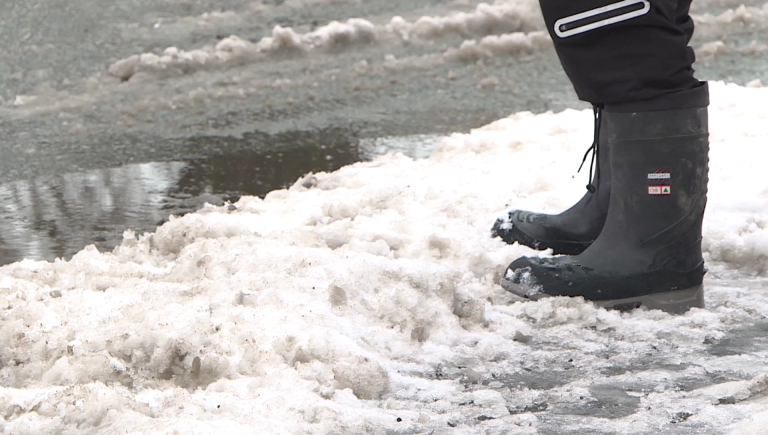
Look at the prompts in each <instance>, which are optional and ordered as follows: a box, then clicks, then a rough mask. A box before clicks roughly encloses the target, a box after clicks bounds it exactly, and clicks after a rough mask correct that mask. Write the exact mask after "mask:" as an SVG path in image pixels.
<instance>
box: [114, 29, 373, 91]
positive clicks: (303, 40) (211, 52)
mask: <svg viewBox="0 0 768 435" xmlns="http://www.w3.org/2000/svg"><path fill="white" fill-rule="evenodd" d="M376 37H377V36H376V29H375V27H374V26H373V24H371V23H370V22H369V21H366V20H363V19H360V18H351V19H349V20H347V21H346V22H345V23H341V22H338V21H333V22H331V23H330V24H328V25H326V26H323V27H320V28H318V29H317V30H315V31H313V32H309V33H306V34H297V33H296V32H294V30H293V29H291V28H290V27H288V28H284V27H281V26H275V27H274V29H273V30H272V36H268V37H265V38H263V39H262V40H261V41H259V42H258V43H253V42H250V41H246V40H244V39H242V38H239V37H237V36H235V35H232V36H229V37H227V38H224V39H222V40H221V41H219V43H217V44H216V45H215V46H213V47H210V46H206V47H204V48H200V49H196V50H190V51H184V50H180V49H178V48H176V47H169V48H166V49H165V51H164V52H163V54H162V55H156V54H154V53H144V54H140V55H133V56H130V57H128V58H125V59H121V60H119V61H117V62H115V63H113V64H112V65H111V66H110V67H109V73H110V74H111V75H113V76H115V77H118V78H119V79H121V80H123V81H127V80H130V79H131V78H132V77H133V76H134V75H135V74H137V73H139V72H145V73H150V74H151V73H155V74H157V73H175V74H185V73H188V72H193V71H197V70H200V69H204V68H209V67H221V66H233V65H238V64H241V63H244V62H250V61H254V60H256V59H260V58H262V57H264V56H267V55H276V54H290V53H294V52H305V51H309V50H314V49H328V50H337V49H339V48H343V47H346V46H348V45H353V44H357V43H370V42H373V41H375V40H376Z"/></svg>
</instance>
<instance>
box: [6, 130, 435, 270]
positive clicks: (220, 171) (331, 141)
mask: <svg viewBox="0 0 768 435" xmlns="http://www.w3.org/2000/svg"><path fill="white" fill-rule="evenodd" d="M437 138H438V137H437V136H414V137H405V138H403V139H402V140H398V138H384V139H376V140H362V141H361V140H359V139H358V138H357V137H355V136H354V135H353V134H352V133H350V132H349V131H347V130H342V129H326V130H318V131H313V132H291V133H285V134H281V135H276V136H270V137H269V138H268V139H265V138H260V139H259V140H258V141H257V142H258V147H259V149H248V146H253V143H252V142H254V139H253V138H248V137H246V138H211V140H210V141H211V142H213V143H215V145H216V147H219V149H221V150H223V151H224V152H226V153H225V154H219V155H210V156H207V157H201V158H198V159H192V160H187V161H170V162H152V163H144V164H132V165H125V166H121V167H118V168H110V169H98V170H89V171H83V172H74V173H66V174H61V175H52V176H46V177H36V178H33V179H30V180H21V181H15V182H11V183H5V184H0V264H8V263H12V262H16V261H19V260H22V259H24V258H29V259H34V260H47V261H51V260H54V259H56V258H65V259H68V258H70V257H71V256H72V255H74V254H75V253H77V252H79V251H80V250H82V249H83V248H84V247H85V246H87V245H91V244H93V245H95V246H96V247H97V248H98V249H99V250H101V251H109V250H112V249H113V248H114V247H115V246H117V245H118V244H119V243H120V242H121V240H122V234H123V232H124V231H125V230H127V229H132V230H134V231H136V232H137V233H143V232H149V231H154V230H155V229H156V227H157V226H158V225H160V224H162V223H163V222H165V221H166V220H167V219H168V217H169V216H170V215H177V216H178V215H183V214H185V213H189V212H193V211H195V210H197V209H199V208H200V207H202V206H203V205H204V204H205V203H206V202H207V203H211V204H217V205H220V204H224V203H225V202H227V201H230V202H235V201H237V200H238V199H239V198H240V197H241V196H243V195H254V196H261V197H263V196H264V195H266V194H267V193H268V192H270V191H272V190H275V189H280V188H285V187H288V186H291V185H292V184H293V183H294V182H295V181H296V180H297V179H298V178H300V177H301V176H303V175H304V174H306V173H308V172H320V171H334V170H336V169H338V168H340V167H342V166H345V165H348V164H351V163H355V162H358V161H361V160H369V159H372V158H374V157H375V156H376V155H377V154H384V153H387V152H402V153H404V154H406V155H410V156H413V157H426V156H428V155H429V153H430V152H431V150H432V149H434V147H435V146H436V144H437V142H438V139H437Z"/></svg>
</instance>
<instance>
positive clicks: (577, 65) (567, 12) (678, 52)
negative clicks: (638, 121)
mask: <svg viewBox="0 0 768 435" xmlns="http://www.w3.org/2000/svg"><path fill="white" fill-rule="evenodd" d="M691 1H692V0H539V4H540V5H541V10H542V13H543V15H544V21H545V22H546V24H547V29H548V30H549V33H550V35H551V36H552V40H553V41H554V45H555V51H556V52H557V55H558V57H559V58H560V63H561V64H562V65H563V68H564V69H565V72H566V74H567V75H568V77H569V78H570V80H571V82H572V83H573V86H574V88H575V90H576V94H577V95H578V97H579V98H580V99H582V100H584V101H588V102H590V103H592V104H599V105H605V106H606V107H608V106H611V110H612V111H638V110H640V111H644V110H667V109H685V108H690V107H704V106H706V105H707V103H708V101H704V100H702V98H704V97H703V96H704V95H706V92H701V91H703V89H701V88H702V87H704V86H705V83H702V82H699V81H698V80H697V79H695V78H694V76H693V68H692V64H693V62H694V60H695V56H694V53H693V49H692V48H691V47H689V46H688V42H689V41H690V40H691V36H693V20H692V19H691V17H690V15H689V14H688V12H689V10H690V6H691ZM698 100H702V101H698Z"/></svg>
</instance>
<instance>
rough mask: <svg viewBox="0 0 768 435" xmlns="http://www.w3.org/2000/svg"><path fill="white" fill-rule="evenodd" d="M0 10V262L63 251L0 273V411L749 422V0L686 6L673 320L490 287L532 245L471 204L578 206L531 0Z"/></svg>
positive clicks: (579, 190) (212, 428)
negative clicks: (691, 91) (685, 156)
mask: <svg viewBox="0 0 768 435" xmlns="http://www.w3.org/2000/svg"><path fill="white" fill-rule="evenodd" d="M8 3H9V6H7V10H6V12H7V13H6V15H5V17H12V19H7V18H2V17H0V20H5V21H3V22H2V25H1V26H0V36H2V37H3V40H6V41H11V43H9V44H8V45H9V48H8V50H6V51H5V52H3V53H2V54H0V59H2V60H3V61H2V62H0V73H1V74H2V75H3V76H4V77H7V80H4V81H2V82H1V83H0V182H2V183H3V184H0V198H2V201H1V202H0V217H2V220H1V221H0V239H1V240H2V241H3V244H2V246H0V257H2V258H15V257H14V256H18V255H20V253H21V254H23V255H25V256H28V257H30V258H54V257H56V256H62V257H67V258H68V257H69V254H70V253H72V252H77V253H76V254H75V255H74V257H72V258H71V260H68V261H64V260H56V261H50V262H46V261H33V260H24V261H20V262H16V263H13V264H10V265H7V266H4V267H2V268H0V337H2V343H3V346H2V347H0V430H1V431H2V432H3V433H8V434H48V433H51V434H53V433H56V434H89V433H93V434H97V433H98V434H112V433H113V434H118V433H120V434H123V433H137V434H138V433H142V434H143V433H147V434H166V433H167V434H170V433H183V434H219V433H226V434H253V433H265V434H361V433H370V434H435V435H438V434H506V433H509V434H537V433H540V434H652V433H653V434H656V433H664V434H690V433H704V434H738V435H740V434H766V433H768V429H767V428H768V362H767V361H768V317H767V316H766V315H767V314H768V276H767V274H768V181H767V180H766V177H765V169H764V168H765V162H766V161H768V148H766V143H767V142H768V123H766V110H765V101H766V100H767V99H768V89H767V88H765V87H763V86H762V83H761V82H760V80H762V82H763V83H768V76H766V75H765V74H766V71H768V68H766V65H765V53H766V52H768V46H766V45H765V41H766V40H768V39H766V38H765V35H766V33H767V32H766V22H767V21H766V19H767V17H768V6H766V5H764V4H762V3H758V2H751V3H748V4H747V5H746V6H740V4H741V2H738V1H731V0H702V1H697V2H695V4H694V8H695V11H694V15H695V18H696V20H697V34H696V39H695V40H694V44H693V45H694V46H695V48H696V49H697V53H698V57H699V60H698V62H697V64H696V67H697V70H698V71H699V76H700V77H701V78H706V79H710V80H713V82H712V83H711V89H712V101H713V104H712V106H711V111H710V118H711V119H710V125H711V132H712V135H711V141H712V143H711V153H710V179H711V181H710V184H709V204H708V209H707V214H706V220H705V224H704V244H703V245H704V251H705V258H706V261H707V266H708V269H709V273H708V274H707V276H706V279H705V285H706V296H705V297H706V304H707V307H706V309H696V310H692V311H691V312H689V313H687V314H685V315H681V316H671V315H667V314H664V313H661V312H656V311H653V312H651V311H645V310H636V311H633V312H630V313H618V312H612V311H605V310H601V309H596V308H595V307H594V306H592V305H591V304H589V303H586V302H584V301H582V300H579V299H563V298H555V299H545V300H541V301H537V302H520V301H518V300H517V299H515V298H513V297H512V296H511V295H509V294H508V293H506V292H504V291H503V289H501V287H500V286H498V285H497V282H498V280H499V278H500V277H501V275H502V273H503V272H504V270H505V267H506V265H507V264H508V263H509V262H510V261H512V260H514V259H515V258H517V257H518V256H520V255H548V253H546V252H544V253H538V252H533V251H530V250H528V249H527V248H523V247H520V246H507V245H505V244H503V243H502V242H501V241H499V240H498V239H491V238H490V237H489V230H490V226H491V224H492V223H493V221H494V220H495V219H496V217H497V216H498V215H499V214H500V213H501V212H502V211H503V210H504V209H505V208H507V207H514V208H520V209H529V210H537V211H549V212H557V211H560V210H562V209H564V208H566V207H568V206H569V205H570V204H572V203H573V202H575V201H576V200H577V199H578V198H579V197H580V196H581V195H582V194H583V193H584V185H585V184H586V180H585V178H586V175H585V174H580V175H577V174H575V169H576V167H577V166H578V162H580V159H581V157H582V154H583V152H584V150H585V149H586V148H587V147H588V146H589V143H591V139H592V131H591V128H590V127H591V125H592V118H591V116H592V114H591V111H588V110H581V109H583V108H584V107H585V106H584V105H579V103H577V102H576V101H575V98H574V96H573V94H572V91H571V90H570V85H569V84H568V82H567V81H566V79H565V77H564V75H563V74H562V72H561V71H560V69H559V66H558V64H557V60H556V56H555V55H554V53H553V50H552V48H551V42H550V41H549V39H548V37H547V36H546V35H545V33H544V32H543V31H544V28H543V23H542V21H541V18H540V17H539V12H538V9H537V6H536V2H534V1H528V0H525V1H496V2H494V3H491V4H482V3H480V2H477V1H468V0H459V1H454V2H440V1H427V0H422V1H398V0H392V1H353V0H285V1H261V2H254V1H248V0H238V1H231V2H227V7H224V8H222V7H220V6H217V5H215V4H214V3H216V2H210V1H192V0H160V1H158V0H152V1H149V0H133V1H131V2H118V3H114V4H110V5H104V4H102V3H103V2H100V1H97V0H82V1H78V2H74V1H64V0H46V1H45V2H43V1H38V0H25V1H21V0H18V1H17V0H11V1H9V2H8ZM62 17H67V19H63V18H62ZM43 22H44V23H46V27H45V31H40V28H39V26H40V23H43ZM6 60H7V61H6ZM714 80H722V81H714ZM729 83H737V84H739V85H743V86H738V85H736V84H729ZM568 107H574V108H576V109H578V110H564V109H566V108H568ZM548 109H552V110H553V111H552V112H547V110H548ZM526 110H528V111H526ZM510 113H514V114H513V115H509V114H510ZM494 120H495V121H494ZM492 121H493V122H492ZM483 124H487V125H486V126H485V127H482V128H477V129H474V130H472V131H471V132H470V133H453V134H452V132H457V131H469V128H470V127H473V126H479V125H483ZM297 144H298V145H297ZM435 148H436V149H435ZM433 149H435V150H434V152H431V153H430V151H432V150H433ZM397 152H402V153H397ZM382 153H388V154H387V155H383V156H379V157H376V155H377V154H382ZM414 157H417V158H414ZM361 160H362V162H361ZM356 162H357V163H356ZM283 163H285V164H283ZM302 164H305V165H304V166H302ZM339 168H340V169H339ZM309 170H312V171H313V172H312V173H309V174H305V173H306V172H307V171H309ZM67 174H76V175H74V176H69V175H67ZM233 174H235V175H233ZM297 178H298V181H297ZM282 186H290V187H287V188H285V189H278V188H280V187H282ZM275 189H277V190H275ZM268 192H269V193H268ZM244 194H246V195H245V196H243V197H242V198H240V199H239V200H235V199H236V198H239V197H240V196H241V195H244ZM248 194H250V195H259V196H249V195H248ZM230 198H232V199H233V202H232V203H225V200H227V199H230ZM205 201H208V202H210V203H212V204H216V205H208V206H205V207H204V208H203V209H201V210H199V211H197V212H193V213H188V214H186V215H184V216H182V217H175V218H171V219H170V220H169V221H168V222H166V223H164V224H163V225H162V226H161V227H159V228H157V230H156V231H151V232H147V233H145V231H146V230H147V229H148V228H150V229H151V228H154V224H156V223H158V222H162V221H165V220H167V215H168V213H176V214H181V213H187V212H190V211H192V210H195V209H196V208H197V207H198V206H199V205H200V204H202V203H203V202H205ZM147 204H150V205H151V206H149V207H148V206H147ZM220 204H223V205H220ZM84 216H87V219H84V218H83V217H84ZM118 228H119V230H118ZM124 230H125V232H123V231H124ZM116 231H117V232H116ZM115 234H117V235H120V234H122V238H121V239H120V240H119V244H120V246H118V247H117V248H116V249H115V250H114V251H112V250H111V246H114V240H113V239H114V236H115ZM17 242H18V243H17ZM14 243H16V244H14ZM90 243H95V244H96V245H98V246H99V248H100V249H97V248H96V247H94V246H90V247H86V248H85V249H83V246H85V245H88V244H90ZM110 243H111V245H110ZM105 246H108V247H109V249H104V247H105ZM6 249H7V250H8V251H9V253H8V255H7V256H6V253H5V252H3V250H6ZM17 249H18V251H17ZM10 251H13V252H10Z"/></svg>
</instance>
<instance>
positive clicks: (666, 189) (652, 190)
mask: <svg viewBox="0 0 768 435" xmlns="http://www.w3.org/2000/svg"><path fill="white" fill-rule="evenodd" d="M648 194H649V195H671V194H672V186H648Z"/></svg>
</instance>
